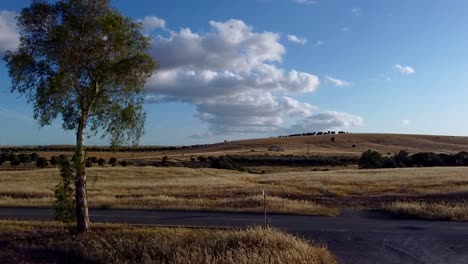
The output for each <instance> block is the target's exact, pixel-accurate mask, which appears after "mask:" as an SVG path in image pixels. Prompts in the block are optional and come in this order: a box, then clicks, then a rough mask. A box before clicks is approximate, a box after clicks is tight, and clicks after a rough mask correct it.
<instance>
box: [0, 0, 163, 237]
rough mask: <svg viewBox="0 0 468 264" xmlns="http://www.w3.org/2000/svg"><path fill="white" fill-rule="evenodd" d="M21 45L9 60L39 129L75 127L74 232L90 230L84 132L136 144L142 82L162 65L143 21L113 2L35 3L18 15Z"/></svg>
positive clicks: (14, 79)
mask: <svg viewBox="0 0 468 264" xmlns="http://www.w3.org/2000/svg"><path fill="white" fill-rule="evenodd" d="M18 27H19V30H20V44H19V47H18V49H17V50H16V51H14V52H11V51H8V52H7V53H6V55H5V57H4V60H5V61H6V64H7V68H8V72H9V75H10V77H11V80H12V86H11V89H10V91H11V92H18V93H19V94H21V95H23V96H25V97H26V98H27V100H28V102H31V103H33V105H34V118H35V119H36V120H37V121H38V123H39V125H40V126H46V125H50V124H51V123H52V121H53V120H55V119H57V118H59V119H60V120H63V124H62V127H63V128H64V129H65V130H71V131H74V132H75V135H76V144H75V159H74V160H73V164H74V171H75V173H76V176H75V201H76V220H77V230H78V231H79V232H85V231H87V230H88V229H89V216H88V203H87V192H86V159H85V142H84V138H85V131H86V133H89V134H87V135H88V136H93V135H100V136H101V137H102V138H108V139H109V141H110V143H111V145H122V144H124V143H126V142H131V143H133V144H137V143H138V140H139V138H140V136H141V135H142V133H143V126H144V120H145V117H146V116H145V113H144V111H143V106H142V104H143V101H144V99H145V92H144V84H145V82H146V80H147V79H148V78H149V77H150V76H151V74H152V73H153V72H154V70H155V69H156V67H157V63H156V61H155V60H154V59H153V58H152V57H151V56H150V55H149V54H148V49H149V48H150V45H151V44H150V40H149V38H148V37H146V36H145V35H143V34H142V33H141V24H140V23H135V22H133V21H132V20H131V19H130V18H126V17H124V16H122V15H121V14H120V13H119V12H118V11H117V10H116V9H114V8H111V7H110V6H109V3H108V0H59V1H54V2H52V3H49V2H46V1H33V2H32V4H31V5H30V6H29V7H27V8H24V9H23V10H22V11H21V14H20V15H19V17H18Z"/></svg>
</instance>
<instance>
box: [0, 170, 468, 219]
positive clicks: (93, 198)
mask: <svg viewBox="0 0 468 264" xmlns="http://www.w3.org/2000/svg"><path fill="white" fill-rule="evenodd" d="M58 178H59V177H58V170H56V169H44V170H31V171H0V206H51V205H52V203H53V200H54V197H53V189H54V186H55V184H56V183H57V181H58ZM88 187H89V189H88V193H89V199H90V205H91V206H93V207H106V208H108V207H111V208H112V207H114V208H151V209H187V210H218V211H223V210H225V211H261V210H262V209H263V207H262V205H263V204H262V197H261V196H260V194H261V193H262V189H265V190H266V191H267V194H268V196H267V204H268V210H269V211H274V212H283V213H299V214H320V215H336V214H337V213H338V208H340V207H343V206H362V207H368V208H369V207H371V208H378V207H380V206H381V203H382V202H392V201H399V200H402V198H403V199H405V200H408V201H409V200H416V201H421V200H428V199H429V200H430V199H433V200H435V201H444V200H450V201H452V202H453V201H454V200H457V199H458V200H464V199H465V198H466V194H467V193H468V168H465V167H457V168H409V169H383V170H356V169H346V170H336V171H308V172H287V173H275V174H265V175H256V174H248V173H241V172H236V171H227V170H216V169H189V168H154V167H128V168H121V167H115V168H91V169H89V170H88ZM459 198H460V199H459Z"/></svg>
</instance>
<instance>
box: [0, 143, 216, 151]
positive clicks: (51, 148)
mask: <svg viewBox="0 0 468 264" xmlns="http://www.w3.org/2000/svg"><path fill="white" fill-rule="evenodd" d="M207 145H208V144H203V145H201V144H198V145H191V146H168V147H157V146H153V147H152V146H141V147H104V146H103V147H87V148H86V151H88V152H154V151H170V150H185V149H195V148H200V147H203V146H207ZM36 151H37V152H47V151H49V152H74V151H75V147H74V146H36V147H0V152H14V153H18V152H36Z"/></svg>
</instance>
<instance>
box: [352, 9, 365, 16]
mask: <svg viewBox="0 0 468 264" xmlns="http://www.w3.org/2000/svg"><path fill="white" fill-rule="evenodd" d="M351 13H352V14H353V16H360V15H361V13H362V10H361V8H359V7H354V8H352V9H351Z"/></svg>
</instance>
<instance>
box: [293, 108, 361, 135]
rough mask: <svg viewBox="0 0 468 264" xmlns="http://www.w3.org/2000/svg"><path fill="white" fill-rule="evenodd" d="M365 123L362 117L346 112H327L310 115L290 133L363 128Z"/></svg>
mask: <svg viewBox="0 0 468 264" xmlns="http://www.w3.org/2000/svg"><path fill="white" fill-rule="evenodd" d="M363 123H364V120H363V118H362V117H360V116H356V115H352V114H348V113H344V112H336V111H326V112H323V113H319V114H314V115H310V116H308V117H306V118H304V119H302V120H300V121H299V122H297V123H296V124H295V125H294V126H292V127H291V128H290V129H289V130H288V131H289V132H292V133H300V132H304V131H327V130H337V129H340V128H346V127H351V126H362V125H363Z"/></svg>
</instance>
